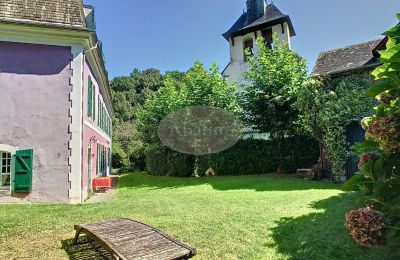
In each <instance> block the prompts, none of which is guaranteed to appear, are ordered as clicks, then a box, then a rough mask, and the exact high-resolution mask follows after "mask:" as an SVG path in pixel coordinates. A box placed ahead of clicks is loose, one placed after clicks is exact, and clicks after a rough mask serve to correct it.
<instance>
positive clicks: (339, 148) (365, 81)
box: [296, 71, 375, 177]
mask: <svg viewBox="0 0 400 260" xmlns="http://www.w3.org/2000/svg"><path fill="white" fill-rule="evenodd" d="M369 86H371V77H370V75H369V73H368V71H366V72H365V71H364V72H360V73H354V72H353V73H350V74H344V75H340V76H337V77H335V78H332V77H325V78H320V79H311V80H309V81H308V82H307V84H304V85H303V87H302V88H300V89H299V91H298V99H297V102H296V106H297V108H298V109H299V111H300V116H299V126H300V128H301V130H302V131H305V132H307V133H309V134H311V135H312V136H314V138H316V139H318V140H319V141H320V142H321V143H323V144H324V146H325V149H326V151H327V153H328V155H329V158H330V160H331V162H332V168H333V173H334V174H335V176H336V177H339V176H340V175H343V174H344V173H343V171H344V167H345V164H346V161H347V159H348V157H349V155H350V149H349V148H350V147H349V145H348V143H347V141H346V138H347V136H346V129H347V127H348V126H349V125H350V124H351V123H353V122H354V121H359V120H361V119H362V118H363V117H364V116H367V115H370V114H371V113H372V111H373V109H372V107H373V105H374V104H375V102H374V99H373V98H371V97H369V96H368V95H367V93H366V90H367V89H368V87H369Z"/></svg>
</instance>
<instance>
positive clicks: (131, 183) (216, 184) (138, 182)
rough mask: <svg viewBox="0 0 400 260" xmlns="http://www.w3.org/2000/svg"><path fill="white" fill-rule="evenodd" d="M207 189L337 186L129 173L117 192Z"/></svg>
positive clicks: (274, 177)
mask: <svg viewBox="0 0 400 260" xmlns="http://www.w3.org/2000/svg"><path fill="white" fill-rule="evenodd" d="M200 185H210V186H212V187H213V189H216V190H221V191H226V190H256V191H294V190H311V189H318V190H320V189H340V188H341V186H340V185H337V184H332V183H323V182H317V181H310V180H304V179H300V178H297V177H296V176H294V175H289V174H287V175H278V174H266V175H252V176H218V177H202V178H176V177H168V176H167V177H165V176H162V177H160V176H157V177H156V176H149V175H147V174H146V173H131V174H126V175H124V176H122V177H121V179H120V183H119V187H120V188H150V189H176V188H182V187H190V186H200Z"/></svg>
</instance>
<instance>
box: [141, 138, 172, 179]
mask: <svg viewBox="0 0 400 260" xmlns="http://www.w3.org/2000/svg"><path fill="white" fill-rule="evenodd" d="M144 154H145V156H146V166H147V172H148V173H149V174H150V175H154V176H166V175H168V149H167V148H166V147H163V146H160V145H149V146H148V147H147V148H146V149H145V152H144Z"/></svg>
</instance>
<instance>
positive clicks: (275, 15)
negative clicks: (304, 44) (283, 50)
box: [222, 4, 296, 40]
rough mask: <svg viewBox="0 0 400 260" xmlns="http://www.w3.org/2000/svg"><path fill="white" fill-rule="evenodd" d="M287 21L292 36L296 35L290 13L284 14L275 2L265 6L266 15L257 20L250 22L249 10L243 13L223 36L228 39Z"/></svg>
mask: <svg viewBox="0 0 400 260" xmlns="http://www.w3.org/2000/svg"><path fill="white" fill-rule="evenodd" d="M284 22H287V23H288V24H289V29H290V36H295V35H296V32H295V30H294V27H293V24H292V21H291V20H290V17H289V16H288V15H284V14H283V13H282V12H281V11H280V10H279V9H278V8H277V7H276V6H275V5H274V4H270V5H268V6H267V7H266V8H265V14H264V16H262V17H260V18H259V19H257V20H256V21H254V22H252V23H250V22H249V19H248V16H247V12H246V13H243V14H242V15H241V16H240V17H239V19H238V20H237V21H236V22H235V23H234V24H233V26H232V27H231V28H230V29H229V30H228V31H227V32H225V33H224V34H222V36H224V38H225V39H226V40H229V38H231V37H235V36H240V35H244V34H247V33H249V32H252V31H254V30H258V29H261V28H264V27H269V26H273V25H276V24H281V23H284Z"/></svg>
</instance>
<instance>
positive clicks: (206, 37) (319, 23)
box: [84, 0, 400, 79]
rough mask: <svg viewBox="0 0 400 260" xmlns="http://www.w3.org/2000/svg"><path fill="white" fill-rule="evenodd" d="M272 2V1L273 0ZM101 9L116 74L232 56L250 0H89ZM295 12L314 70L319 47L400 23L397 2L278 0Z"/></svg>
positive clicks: (297, 41) (301, 49)
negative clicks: (234, 35)
mask: <svg viewBox="0 0 400 260" xmlns="http://www.w3.org/2000/svg"><path fill="white" fill-rule="evenodd" d="M270 1H271V0H269V2H270ZM84 2H85V4H90V5H93V6H94V7H95V12H96V25H97V33H98V36H99V38H100V40H101V41H102V42H103V49H104V52H105V57H106V67H107V70H108V71H109V76H110V79H112V78H113V77H115V76H123V75H129V74H130V73H131V72H132V71H133V69H134V68H138V69H140V70H145V69H148V68H156V69H159V70H160V71H161V72H165V71H171V70H180V71H187V70H188V69H189V68H190V67H191V66H192V65H193V64H194V62H195V61H196V60H200V61H201V62H202V63H203V64H204V65H205V66H206V67H209V66H210V65H211V64H213V63H217V64H218V66H219V67H220V68H221V70H222V69H223V68H224V67H225V66H226V65H227V64H228V62H229V44H228V42H227V41H226V40H225V39H224V38H223V37H222V36H221V34H222V33H224V32H225V31H227V30H228V29H229V28H230V27H231V26H232V25H233V23H234V22H235V21H236V20H237V19H238V18H239V16H240V15H241V14H242V12H243V10H244V9H245V6H246V5H245V3H246V0H84ZM274 4H275V5H276V6H277V7H278V8H279V9H280V10H281V11H282V12H283V13H284V14H287V15H290V17H291V19H292V22H293V25H294V27H295V30H296V34H297V36H295V37H293V38H292V48H293V49H294V50H295V51H296V52H297V53H299V54H300V55H301V56H303V57H304V58H306V59H307V61H308V67H309V69H310V70H311V69H312V67H313V65H314V63H315V61H316V59H317V57H318V54H319V53H320V52H321V51H326V50H329V49H334V48H340V47H345V46H348V45H351V44H356V43H360V42H363V41H369V40H374V39H378V38H380V37H381V36H380V34H381V33H383V32H385V31H386V30H387V29H389V28H391V27H393V26H394V25H396V23H397V21H398V20H397V19H396V15H395V14H396V13H400V1H399V0H335V1H328V0H303V1H301V0H274Z"/></svg>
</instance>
